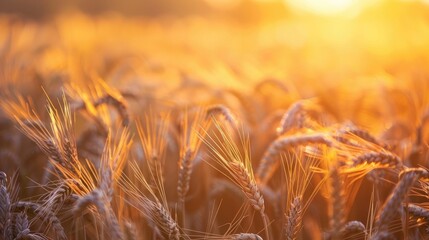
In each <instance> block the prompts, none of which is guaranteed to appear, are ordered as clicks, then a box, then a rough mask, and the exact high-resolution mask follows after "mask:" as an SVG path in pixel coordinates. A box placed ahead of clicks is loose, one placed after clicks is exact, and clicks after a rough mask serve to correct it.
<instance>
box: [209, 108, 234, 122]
mask: <svg viewBox="0 0 429 240" xmlns="http://www.w3.org/2000/svg"><path fill="white" fill-rule="evenodd" d="M217 115H221V116H223V117H224V118H225V120H226V121H227V122H228V123H229V124H231V125H232V126H236V125H237V119H236V118H235V116H234V114H232V112H231V110H230V109H229V108H228V107H227V106H225V105H221V104H216V105H212V106H209V107H207V110H206V117H207V118H214V117H215V116H217Z"/></svg>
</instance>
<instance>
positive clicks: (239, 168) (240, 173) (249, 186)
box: [229, 162, 270, 238]
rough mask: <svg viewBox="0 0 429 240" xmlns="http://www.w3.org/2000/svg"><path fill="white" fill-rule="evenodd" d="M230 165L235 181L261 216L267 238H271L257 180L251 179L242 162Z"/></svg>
mask: <svg viewBox="0 0 429 240" xmlns="http://www.w3.org/2000/svg"><path fill="white" fill-rule="evenodd" d="M229 165H230V168H231V170H232V171H231V172H232V173H233V174H234V175H233V177H234V179H235V180H236V181H237V183H238V185H239V186H240V187H241V190H242V191H243V193H244V195H246V197H247V199H248V200H249V201H250V205H252V207H253V208H254V209H255V210H256V211H257V212H259V214H260V215H261V218H262V221H263V223H264V228H265V233H266V237H267V238H270V235H269V232H268V218H267V215H266V214H265V204H264V197H263V195H262V194H261V192H260V190H259V188H258V186H257V185H256V182H255V180H254V179H252V178H251V177H250V174H249V172H248V171H247V169H246V167H245V166H244V165H243V163H242V162H230V163H229Z"/></svg>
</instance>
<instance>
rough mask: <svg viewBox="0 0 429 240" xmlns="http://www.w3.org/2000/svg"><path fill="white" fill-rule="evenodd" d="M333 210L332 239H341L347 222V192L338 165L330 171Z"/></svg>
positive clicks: (331, 213)
mask: <svg viewBox="0 0 429 240" xmlns="http://www.w3.org/2000/svg"><path fill="white" fill-rule="evenodd" d="M329 179H330V195H331V208H330V209H331V211H330V216H331V220H330V227H331V234H332V239H339V237H340V235H339V234H340V232H341V229H342V228H343V226H344V223H345V216H344V211H345V209H344V208H345V193H344V184H343V178H342V176H341V174H340V169H339V167H338V166H337V165H335V166H332V167H331V169H330V171H329Z"/></svg>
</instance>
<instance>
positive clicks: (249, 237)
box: [224, 233, 263, 240]
mask: <svg viewBox="0 0 429 240" xmlns="http://www.w3.org/2000/svg"><path fill="white" fill-rule="evenodd" d="M224 239H225V240H263V239H262V237H260V236H259V235H258V234H254V233H238V234H232V235H229V236H225V238H224Z"/></svg>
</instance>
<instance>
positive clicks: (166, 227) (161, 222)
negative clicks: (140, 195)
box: [146, 200, 180, 240]
mask: <svg viewBox="0 0 429 240" xmlns="http://www.w3.org/2000/svg"><path fill="white" fill-rule="evenodd" d="M146 204H147V207H148V209H149V211H151V215H152V216H153V217H154V218H155V219H154V220H155V222H156V223H157V224H158V226H159V227H160V228H161V229H162V230H163V232H164V234H165V235H166V236H165V237H167V239H175V240H178V239H179V238H180V231H179V228H178V225H177V223H176V221H174V219H173V218H172V217H171V215H170V213H169V212H168V211H167V210H166V209H165V208H164V206H163V205H162V204H161V203H160V202H153V201H150V200H148V201H147V202H146Z"/></svg>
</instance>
